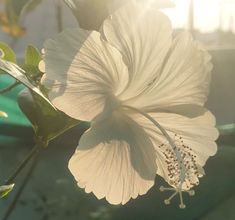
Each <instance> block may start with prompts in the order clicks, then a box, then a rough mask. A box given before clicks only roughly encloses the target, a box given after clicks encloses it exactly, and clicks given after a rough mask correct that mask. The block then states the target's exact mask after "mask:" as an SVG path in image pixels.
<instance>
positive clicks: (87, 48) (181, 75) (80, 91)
mask: <svg viewBox="0 0 235 220" xmlns="http://www.w3.org/2000/svg"><path fill="white" fill-rule="evenodd" d="M44 60H45V70H46V74H45V76H44V77H43V80H42V83H43V85H44V86H45V87H47V88H48V89H49V90H50V92H49V99H50V100H51V101H52V103H53V104H54V105H55V106H56V107H57V108H58V109H60V110H61V111H63V112H65V113H66V114H68V115H69V116H71V117H73V118H76V119H79V120H84V121H91V122H92V123H91V128H90V129H89V130H88V131H87V132H85V134H83V136H82V137H81V139H80V142H79V146H78V148H77V150H76V152H75V153H74V155H73V156H72V158H71V160H70V162H69V169H70V171H71V172H72V174H73V175H74V177H75V179H76V181H77V183H78V185H79V186H80V187H82V188H85V191H86V192H87V193H90V192H93V193H94V194H95V195H96V197H97V198H99V199H101V198H104V197H105V198H106V199H107V201H108V202H110V203H112V204H120V203H121V204H125V203H126V202H128V201H129V200H130V198H136V197H137V196H138V195H143V194H145V193H146V192H147V191H148V190H149V189H150V188H151V187H152V186H153V185H154V180H155V175H156V174H158V175H160V176H162V177H163V178H164V179H165V180H166V181H167V182H168V183H169V184H170V185H171V186H172V188H164V187H161V188H160V189H161V190H168V189H169V190H174V191H175V192H174V193H173V195H172V196H171V197H170V198H169V199H168V200H165V203H166V204H168V203H170V199H171V198H172V197H173V196H175V195H176V194H179V195H180V199H181V203H180V207H181V208H184V207H185V205H184V204H183V200H182V192H183V191H188V190H190V189H191V188H192V187H193V186H195V185H197V184H198V183H199V180H198V178H199V177H201V176H202V175H203V174H204V171H203V168H202V167H203V166H204V165H205V162H206V161H207V159H208V157H209V156H212V155H214V154H215V153H216V150H217V146H216V144H215V142H214V140H215V139H216V138H217V136H218V133H217V130H216V129H215V127H214V126H215V119H214V116H213V115H212V114H211V113H210V112H209V111H208V110H207V109H205V108H204V107H203V105H204V103H205V101H206V99H207V95H208V87H209V83H210V78H211V69H212V64H211V62H210V55H209V54H208V53H207V52H206V51H205V50H204V49H203V48H202V47H201V46H200V45H199V44H198V43H196V42H194V41H193V40H192V38H191V36H190V34H188V33H185V32H184V33H181V34H179V35H178V36H176V37H172V28H171V25H170V22H169V20H168V18H167V17H166V16H165V15H163V14H162V13H160V12H158V11H155V10H152V9H150V8H144V6H143V5H141V4H139V3H135V2H134V1H133V2H131V3H128V4H126V5H125V6H124V7H122V8H120V9H119V10H117V11H116V12H115V13H114V14H112V15H111V16H110V17H109V18H107V19H106V20H105V21H104V23H103V26H102V28H101V33H99V32H96V31H84V30H82V29H79V28H77V29H71V30H67V31H64V32H63V33H61V34H59V35H58V36H57V37H56V38H54V39H51V40H48V41H47V42H46V43H45V58H44ZM189 192H190V193H191V194H192V191H189Z"/></svg>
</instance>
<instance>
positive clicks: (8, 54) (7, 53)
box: [0, 41, 16, 63]
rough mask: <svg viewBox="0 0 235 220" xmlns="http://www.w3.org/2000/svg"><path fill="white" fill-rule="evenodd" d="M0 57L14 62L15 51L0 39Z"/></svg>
mask: <svg viewBox="0 0 235 220" xmlns="http://www.w3.org/2000/svg"><path fill="white" fill-rule="evenodd" d="M0 57H1V58H2V59H4V60H7V61H10V62H13V63H16V55H15V52H14V51H13V50H12V49H11V48H10V47H9V46H8V45H7V44H5V43H3V42H1V41H0Z"/></svg>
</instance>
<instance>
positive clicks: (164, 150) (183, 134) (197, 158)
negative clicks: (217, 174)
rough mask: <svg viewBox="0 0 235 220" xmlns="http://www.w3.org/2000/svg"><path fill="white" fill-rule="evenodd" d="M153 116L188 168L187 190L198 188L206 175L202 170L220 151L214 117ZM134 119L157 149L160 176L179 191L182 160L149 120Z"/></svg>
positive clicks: (137, 117)
mask: <svg viewBox="0 0 235 220" xmlns="http://www.w3.org/2000/svg"><path fill="white" fill-rule="evenodd" d="M150 116H151V117H152V118H154V119H155V120H156V121H157V122H158V123H159V124H160V125H161V126H162V127H163V128H164V129H165V130H166V131H167V133H168V134H169V136H170V137H171V138H172V140H173V141H174V143H175V145H176V147H177V149H178V151H179V152H180V153H181V159H182V160H183V163H184V165H185V167H186V168H187V172H186V179H185V181H184V184H183V187H184V189H189V188H191V187H193V186H194V185H197V184H198V183H199V180H198V178H199V177H201V176H202V175H204V171H203V168H202V167H203V166H204V165H205V163H206V161H207V159H208V158H209V156H213V155H214V154H215V153H216V151H217V146H216V143H215V140H216V139H217V137H218V131H217V129H216V128H215V118H214V116H213V115H212V114H211V113H210V112H209V111H207V110H205V111H204V113H203V114H201V115H199V116H196V117H194V118H188V117H185V116H182V115H178V114H174V113H151V114H150ZM132 117H133V118H135V120H136V122H137V123H139V124H140V125H141V126H143V128H145V131H146V132H147V133H148V135H149V136H150V138H151V140H152V142H153V144H154V146H155V150H156V154H157V160H156V163H157V167H158V170H157V174H158V175H160V176H162V177H163V178H164V179H165V180H166V181H167V182H168V183H169V184H170V185H172V186H174V187H177V184H179V182H178V181H179V179H180V172H179V169H178V166H179V162H178V161H179V158H177V157H176V155H175V152H174V151H173V149H172V146H170V145H169V142H168V141H167V140H166V138H165V137H164V136H163V134H162V133H161V132H160V130H159V129H158V128H157V127H156V126H155V125H153V124H152V123H151V122H150V121H149V120H147V119H146V118H144V117H143V116H140V115H137V114H135V115H134V116H132Z"/></svg>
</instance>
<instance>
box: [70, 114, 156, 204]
mask: <svg viewBox="0 0 235 220" xmlns="http://www.w3.org/2000/svg"><path fill="white" fill-rule="evenodd" d="M155 160H156V156H155V150H154V147H153V145H152V143H151V141H150V139H149V138H148V137H147V135H146V133H145V132H144V130H143V129H142V128H141V127H140V126H139V125H138V124H136V123H135V122H134V121H133V120H131V119H130V118H128V117H126V116H124V115H121V114H119V113H117V112H116V113H114V114H113V115H112V117H111V118H109V119H107V120H104V121H100V122H95V123H94V124H93V125H92V127H91V129H90V130H88V131H87V132H86V133H85V134H84V135H83V136H82V137H81V140H80V143H79V146H78V148H77V150H76V152H75V154H74V155H73V156H72V158H71V160H70V162H69V169H70V171H71V172H72V174H73V175H74V177H75V179H76V180H77V182H78V185H79V186H80V187H82V188H85V191H86V192H87V193H90V192H93V193H94V194H95V195H96V197H97V198H99V199H101V198H104V197H106V199H107V201H108V202H110V203H111V204H119V203H122V204H125V203H126V202H128V201H129V199H130V198H136V197H137V196H138V195H142V194H145V193H146V192H147V191H148V190H149V189H150V188H151V187H152V186H153V184H154V179H155V175H156V163H155Z"/></svg>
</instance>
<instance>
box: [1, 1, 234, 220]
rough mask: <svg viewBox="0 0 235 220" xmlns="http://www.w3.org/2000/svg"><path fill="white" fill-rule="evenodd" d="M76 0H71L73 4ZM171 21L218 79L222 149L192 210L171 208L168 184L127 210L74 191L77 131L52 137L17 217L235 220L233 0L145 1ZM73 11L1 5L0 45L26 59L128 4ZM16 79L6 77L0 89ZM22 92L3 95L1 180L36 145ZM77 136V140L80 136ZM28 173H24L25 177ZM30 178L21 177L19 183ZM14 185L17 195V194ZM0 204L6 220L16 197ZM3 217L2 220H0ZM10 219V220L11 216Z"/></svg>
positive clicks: (212, 103) (190, 203)
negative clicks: (201, 49)
mask: <svg viewBox="0 0 235 220" xmlns="http://www.w3.org/2000/svg"><path fill="white" fill-rule="evenodd" d="M69 1H70V0H68V2H69ZM139 1H143V2H145V3H146V4H149V6H150V7H155V8H158V9H160V10H162V11H163V12H164V13H165V14H167V15H168V16H169V18H170V19H171V21H172V24H173V27H174V29H175V31H176V32H177V31H180V30H182V29H187V30H189V31H191V33H192V34H193V36H194V38H195V39H197V40H199V41H201V42H202V43H203V44H204V45H205V46H206V47H207V49H208V50H209V52H210V53H211V55H212V57H213V65H214V69H213V78H212V83H211V93H210V96H209V99H208V102H207V107H208V108H209V109H210V110H211V111H212V112H213V113H214V114H215V116H216V118H217V125H218V126H219V127H220V128H221V136H220V138H219V140H218V145H219V150H218V153H217V155H216V156H215V157H213V158H210V159H209V161H208V163H207V165H206V167H205V170H206V173H207V175H206V176H205V177H204V178H203V179H202V180H201V183H200V185H199V186H198V187H196V195H195V196H194V197H192V198H188V196H187V195H185V198H186V203H187V209H185V210H180V209H178V201H177V199H175V200H174V202H172V204H171V205H170V206H166V205H164V203H163V200H164V199H165V198H167V197H168V196H169V195H168V194H167V193H160V192H159V190H158V189H159V187H160V186H161V185H164V184H165V183H164V181H163V180H162V179H161V178H160V177H157V179H156V186H155V187H153V188H152V189H151V190H150V191H149V192H148V194H147V195H144V196H141V197H139V198H138V199H136V200H133V201H130V202H129V203H128V204H127V205H125V206H111V205H108V204H107V203H106V202H105V201H103V200H101V201H99V200H97V199H96V198H95V197H94V196H93V195H92V194H86V193H84V192H83V190H81V189H79V188H78V187H76V184H75V181H74V180H73V177H72V176H71V174H70V173H69V171H68V168H67V163H68V160H69V158H70V156H71V155H72V153H73V151H74V150H75V148H76V146H77V142H78V140H79V137H80V135H81V134H82V133H83V132H84V130H85V127H82V126H80V127H76V128H74V129H72V130H70V131H68V132H66V134H64V135H62V136H61V137H59V138H57V139H56V140H54V141H53V142H52V143H51V144H50V145H49V148H48V149H46V150H45V151H44V152H43V153H42V155H41V157H40V158H39V162H38V165H37V167H36V168H35V170H34V172H33V174H32V176H31V177H30V180H29V184H28V186H27V187H26V189H25V191H24V192H23V194H22V196H21V197H20V199H19V201H18V203H17V204H16V207H15V209H14V211H13V212H12V213H11V215H10V216H9V217H8V219H12V220H25V219H30V220H31V219H33V220H64V219H65V218H66V219H67V220H92V219H97V220H142V219H145V220H155V219H161V220H168V219H169V220H170V219H171V220H172V219H179V220H217V219H218V220H221V219H226V220H234V219H235V210H234V204H235V171H234V168H235V135H234V134H235V126H234V123H235V98H234V95H235V0H172V1H170V0H139ZM71 2H72V3H74V6H75V7H76V12H74V13H72V12H71V10H70V9H69V7H68V6H67V5H66V4H65V3H64V1H62V0H0V41H3V42H6V43H8V44H9V45H10V46H11V47H12V48H13V49H14V51H15V52H16V54H17V58H18V60H19V61H22V60H23V57H24V53H25V52H24V51H25V48H26V46H27V45H29V44H32V45H34V46H36V47H38V48H39V49H41V48H43V43H44V41H45V40H46V39H48V38H49V37H52V36H53V35H54V34H56V33H58V32H60V31H62V30H63V29H65V28H69V27H76V26H78V23H79V25H80V26H81V27H82V28H84V29H89V30H91V29H94V30H98V29H99V27H100V25H101V24H102V21H103V20H104V19H105V18H106V17H107V15H108V14H109V13H110V12H111V11H115V10H116V9H117V8H119V7H120V6H121V5H123V4H125V3H126V2H128V0H74V1H70V3H71ZM12 82H13V80H12V79H11V78H10V77H9V76H7V75H0V89H2V88H5V87H7V86H8V85H10V84H11V83H12ZM22 89H24V87H23V86H18V87H17V88H16V89H14V90H12V91H10V92H8V93H5V94H4V95H0V110H1V111H4V112H7V114H8V118H0V183H2V182H4V180H5V179H6V178H7V177H8V176H9V175H10V173H11V172H12V171H13V170H14V168H15V167H16V166H17V165H18V164H19V162H20V161H22V160H23V158H24V157H25V155H26V154H27V152H29V151H30V149H31V148H32V147H33V145H34V138H33V136H34V134H33V130H32V127H31V125H30V123H29V121H28V120H27V119H26V117H25V116H24V115H23V113H22V112H21V111H20V109H19V107H18V104H17V100H16V99H17V94H18V93H19V92H20V91H21V90H22ZM74 137H77V138H74ZM23 174H24V173H23ZM23 177H24V175H22V177H20V178H19V179H17V180H19V182H20V180H21V179H22V178H23ZM17 187H18V186H16V190H15V191H17ZM15 191H14V192H13V193H12V194H10V196H9V197H7V198H5V199H3V200H0V219H1V218H3V216H4V215H5V211H6V209H7V207H9V204H11V201H12V199H13V198H14V196H15ZM2 220H4V219H2ZM5 220H6V219H5Z"/></svg>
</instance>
